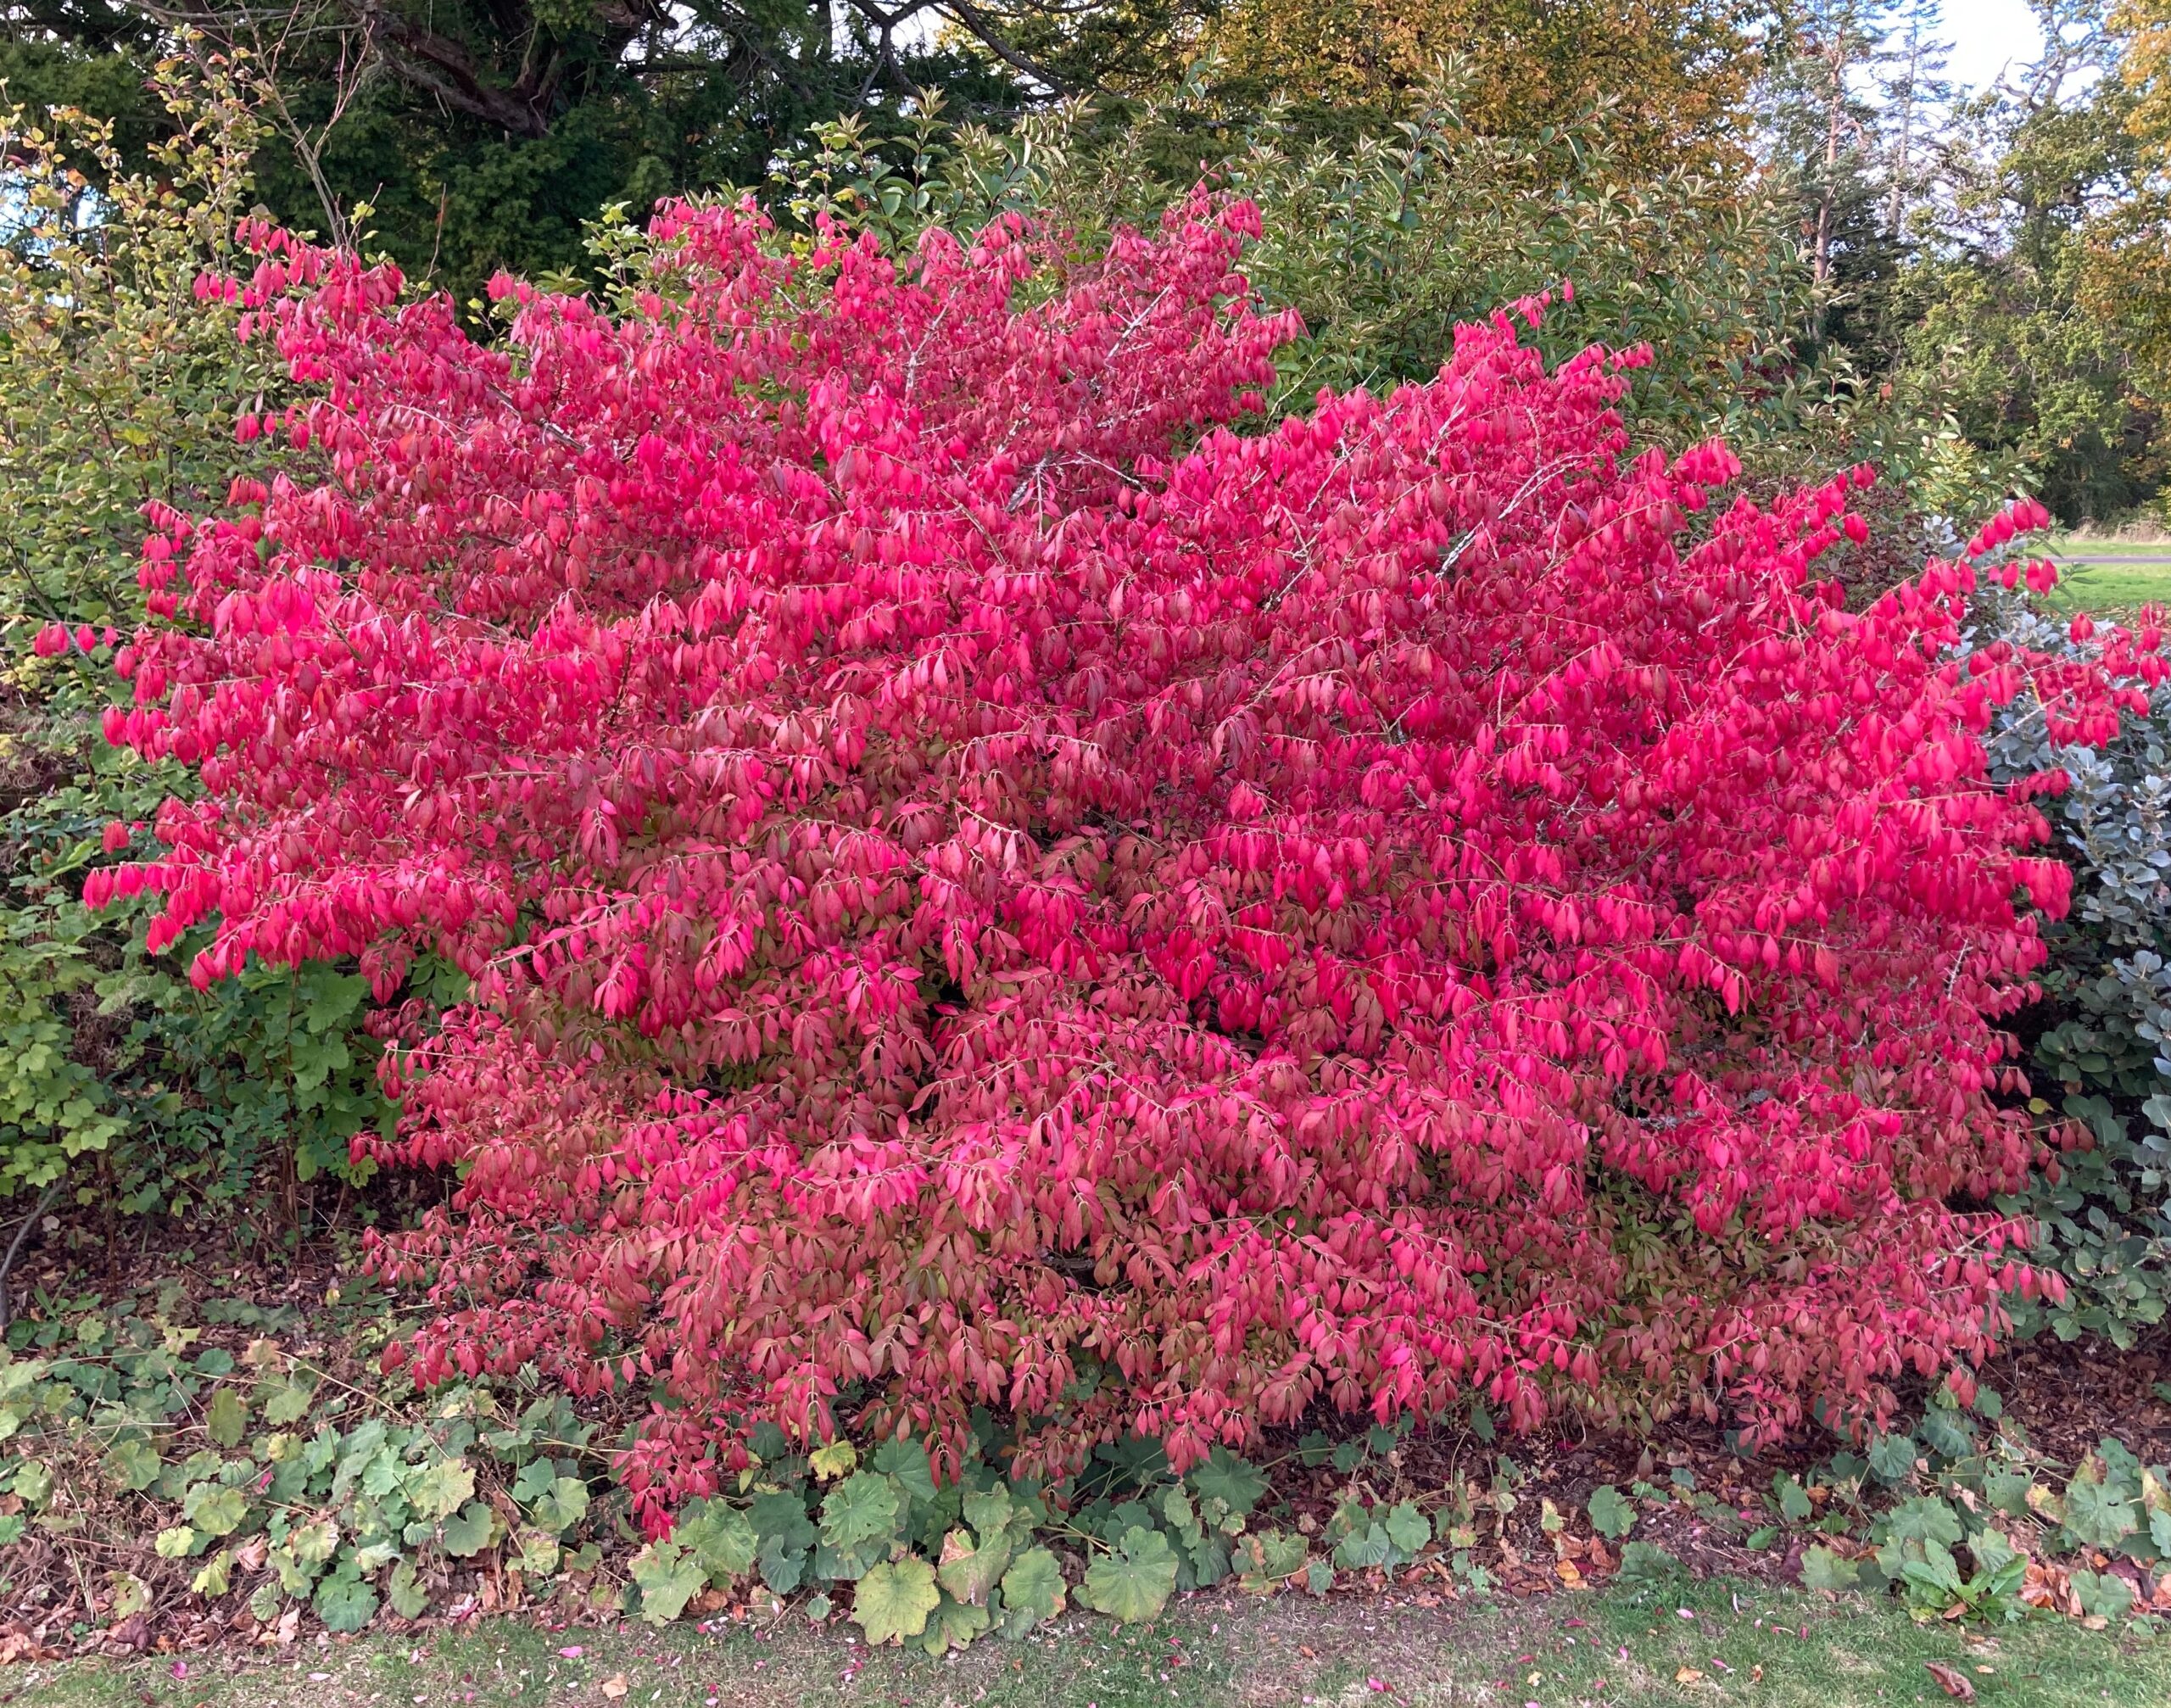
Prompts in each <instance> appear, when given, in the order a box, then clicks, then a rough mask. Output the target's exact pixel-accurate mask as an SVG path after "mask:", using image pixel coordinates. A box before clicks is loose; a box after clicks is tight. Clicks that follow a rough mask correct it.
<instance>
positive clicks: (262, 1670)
mask: <svg viewBox="0 0 2171 1708" xmlns="http://www.w3.org/2000/svg"><path fill="white" fill-rule="evenodd" d="M851 1634H852V1633H851V1627H833V1628H831V1629H829V1630H826V1631H822V1630H814V1629H812V1628H810V1627H807V1626H806V1625H805V1624H804V1623H802V1622H799V1621H797V1619H796V1617H795V1616H794V1617H793V1618H792V1619H790V1620H788V1621H787V1622H785V1623H784V1624H782V1625H780V1626H779V1627H776V1628H774V1629H773V1630H770V1631H767V1632H755V1631H751V1630H749V1629H747V1628H745V1627H728V1628H727V1629H726V1630H725V1631H724V1632H723V1633H706V1632H703V1631H701V1630H700V1629H697V1628H696V1627H693V1626H690V1625H678V1626H673V1627H667V1629H665V1630H663V1631H661V1632H650V1631H647V1630H645V1629H643V1628H642V1627H638V1626H634V1627H620V1628H617V1629H615V1630H610V1631H594V1630H570V1631H558V1632H550V1631H545V1630H542V1629H539V1628H537V1627H533V1626H531V1625H527V1624H522V1623H521V1622H519V1621H516V1620H512V1619H499V1620H496V1621H490V1622H486V1623H483V1624H481V1625H478V1626H475V1627H470V1628H467V1629H465V1630H460V1631H433V1632H428V1633H410V1634H409V1635H408V1636H406V1637H404V1638H401V1637H394V1636H390V1635H382V1634H373V1635H369V1636H366V1637H363V1638H357V1639H354V1640H352V1641H347V1642H326V1643H323V1644H314V1645H312V1644H300V1645H298V1646H297V1647H296V1648H293V1649H283V1650H282V1649H258V1650H254V1651H252V1652H250V1653H248V1654H244V1655H226V1656H218V1657H209V1658H207V1657H204V1656H201V1655H199V1656H197V1657H195V1658H193V1659H191V1660H188V1661H187V1662H186V1663H185V1670H183V1668H182V1666H181V1665H180V1664H178V1663H176V1661H174V1660H172V1659H170V1658H165V1657H147V1658H144V1659H141V1660H134V1661H76V1662H70V1663H64V1664H62V1665H59V1666H41V1667H32V1668H18V1669H15V1670H14V1672H12V1674H11V1675H0V1702H6V1703H8V1704H10V1705H11V1708H14V1705H25V1708H26V1705H31V1704H36V1705H40V1708H44V1705H51V1708H198V1705H211V1708H349V1705H353V1704H356V1703H363V1704H373V1705H382V1708H437V1705H441V1704H442V1705H455V1708H548V1705H552V1704H567V1705H571V1704H582V1705H594V1708H661V1705H674V1708H675V1705H680V1704H690V1705H696V1708H709V1705H714V1708H753V1705H763V1708H766V1705H769V1704H790V1705H800V1704H804V1705H807V1708H832V1705H834V1708H844V1705H854V1708H859V1705H867V1708H872V1705H877V1704H879V1705H884V1708H966V1705H968V1704H982V1703H985V1704H991V1705H1000V1708H1281V1705H1284V1704H1286V1705H1291V1708H1303V1705H1314V1708H1325V1705H1330V1704H1331V1705H1337V1708H1356V1705H1361V1704H1399V1705H1409V1708H1523V1705H1526V1704H1533V1703H1534V1704H1537V1705H1539V1708H1601V1705H1603V1708H1696V1705H1703V1708H1712V1705H1716V1704H1722V1703H1742V1704H1755V1705H1759V1708H1765V1705H1768V1708H1871V1705H1877V1708H1888V1705H1902V1704H1925V1705H1930V1704H1936V1705H1949V1704H1950V1702H1951V1700H1952V1699H1951V1697H1950V1696H1948V1695H1947V1694H1946V1693H1945V1689H1944V1688H1942V1687H1941V1686H1940V1685H1939V1683H1938V1682H1937V1680H1936V1679H1935V1678H1934V1677H1932V1676H1931V1674H1930V1673H1929V1672H1928V1671H1927V1670H1926V1668H1925V1666H1924V1663H1925V1662H1926V1661H1938V1662H1939V1663H1941V1664H1943V1665H1945V1666H1950V1667H1952V1668H1955V1669H1956V1670H1957V1671H1958V1672H1959V1673H1960V1674H1961V1675H1962V1677H1965V1678H1966V1679H1967V1680H1968V1681H1970V1682H1971V1683H1973V1686H1974V1688H1975V1693H1976V1694H1975V1699H1974V1700H1976V1701H1977V1702H1978V1703H1979V1704H1981V1705H1983V1708H2082V1705H2087V1708H2098V1705H2101V1704H2116V1705H2118V1708H2138V1705H2146V1704H2161V1703H2171V1636H2163V1637H2159V1636H2157V1635H2154V1634H2152V1633H2147V1632H2142V1631H2134V1630H2129V1631H2125V1632H2123V1633H2121V1632H2109V1631H2106V1632H2091V1631H2087V1630H2084V1629H2083V1628H2082V1627H2079V1625H2076V1624H2073V1623H2071V1622H2069V1621H2063V1620H2055V1619H2048V1618H2037V1619H2031V1620H2029V1621H2025V1622H2023V1623H2021V1624H2018V1625H2012V1626H2003V1627H1997V1628H1996V1629H1995V1630H1993V1631H1990V1632H1984V1631H1981V1630H1979V1629H1975V1630H1970V1629H1966V1628H1962V1627H1959V1626H1956V1625H1951V1624H1946V1623H1944V1622H1942V1621H1937V1622H1933V1623H1931V1624H1928V1625H1917V1624H1916V1623H1914V1622H1913V1621H1911V1620H1910V1619H1909V1618H1908V1617H1907V1616H1906V1614H1904V1613H1903V1612H1901V1611H1900V1610H1899V1609H1898V1608H1897V1607H1896V1606H1895V1605H1892V1604H1890V1603H1889V1602H1884V1601H1874V1602H1873V1601H1871V1600H1868V1599H1864V1598H1860V1597H1847V1598H1845V1599H1837V1600H1835V1599H1831V1598H1828V1597H1823V1596H1813V1595H1809V1594H1802V1593H1800V1592H1794V1591H1784V1590H1778V1589H1775V1588H1772V1587H1770V1586H1768V1585H1764V1584H1752V1583H1738V1582H1737V1583H1729V1582H1709V1583H1702V1584H1690V1583H1687V1582H1681V1583H1677V1584H1675V1585H1672V1586H1669V1587H1666V1588H1644V1589H1643V1590H1640V1591H1624V1590H1621V1589H1618V1588H1616V1589H1612V1590H1609V1591H1607V1592H1605V1593H1603V1594H1560V1595H1555V1596H1550V1597H1546V1598H1543V1599H1537V1600H1532V1601H1527V1602H1520V1603H1518V1602H1504V1603H1498V1604H1493V1603H1473V1602H1468V1601H1465V1602H1464V1603H1462V1604H1460V1605H1448V1606H1442V1607H1436V1608H1424V1607H1418V1606H1415V1605H1411V1604H1409V1602H1407V1601H1402V1602H1399V1603H1395V1604H1391V1603H1389V1602H1388V1601H1387V1600H1385V1599H1376V1598H1357V1597H1338V1598H1336V1599H1331V1600H1329V1601H1325V1602H1316V1601H1313V1600H1310V1599H1307V1598H1303V1597H1300V1596H1295V1595H1285V1596H1281V1597H1278V1598H1276V1599H1273V1600H1270V1601H1253V1600H1249V1599H1245V1598H1242V1597H1239V1596H1234V1595H1227V1596H1225V1595H1220V1594H1214V1595H1209V1596H1199V1597H1193V1598H1192V1599H1189V1600H1188V1601H1186V1602H1184V1603H1181V1604H1180V1605H1179V1606H1178V1607H1177V1608H1175V1609H1174V1610H1171V1612H1170V1613H1169V1615H1168V1616H1165V1617H1164V1618H1163V1619H1161V1620H1160V1621H1157V1622H1156V1623H1154V1624H1153V1625H1151V1626H1147V1627H1136V1628H1133V1629H1130V1630H1119V1629H1117V1628H1115V1627H1111V1626H1109V1625H1108V1624H1107V1623H1106V1622H1105V1621H1097V1620H1089V1619H1085V1618H1071V1619H1066V1620H1064V1621H1058V1623H1057V1624H1056V1625H1054V1626H1053V1627H1048V1628H1046V1629H1043V1630H1041V1631H1039V1632H1035V1633H1032V1634H1031V1635H1030V1636H1029V1637H1028V1638H1026V1639H1025V1640H1024V1641H1023V1642H1020V1643H1016V1644H1004V1643H1002V1642H1000V1641H996V1640H992V1639H991V1640H987V1641H984V1642H982V1643H980V1644H976V1645H975V1646H974V1648H973V1649H970V1650H968V1651H967V1652H965V1653H963V1654H961V1655H954V1656H952V1657H951V1658H949V1659H947V1660H944V1661H931V1660H929V1659H927V1658H926V1657H925V1656H924V1655H918V1654H916V1653H904V1652H900V1651H897V1650H895V1649H887V1650H882V1651H879V1652H876V1653H873V1654H870V1653H869V1652H868V1650H867V1649H865V1648H864V1647H863V1646H862V1645H860V1644H857V1643H854V1642H851V1641H850V1640H849V1639H850V1637H851ZM572 1650H578V1653H572V1652H568V1651H572Z"/></svg>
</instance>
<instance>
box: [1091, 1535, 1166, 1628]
mask: <svg viewBox="0 0 2171 1708" xmlns="http://www.w3.org/2000/svg"><path fill="white" fill-rule="evenodd" d="M1175 1588H1176V1555H1175V1549H1172V1548H1170V1547H1169V1538H1167V1537H1165V1536H1164V1535H1163V1534H1162V1533H1161V1532H1159V1531H1158V1530H1148V1529H1147V1528H1145V1527H1143V1526H1142V1525H1133V1526H1132V1527H1130V1529H1129V1530H1126V1531H1125V1532H1124V1535H1123V1540H1122V1541H1121V1542H1119V1543H1117V1544H1116V1546H1115V1547H1114V1548H1113V1549H1111V1550H1110V1551H1109V1552H1108V1553H1106V1554H1103V1555H1101V1556H1100V1558H1099V1559H1097V1560H1095V1561H1094V1562H1093V1563H1092V1565H1091V1566H1090V1567H1088V1568H1087V1570H1086V1582H1085V1583H1084V1584H1083V1585H1082V1586H1081V1587H1080V1589H1079V1592H1078V1599H1080V1601H1083V1602H1084V1603H1085V1604H1086V1605H1087V1606H1088V1607H1091V1608H1095V1609H1097V1610H1099V1611H1100V1612H1102V1613H1105V1614H1107V1615H1108V1617H1109V1618H1111V1619H1113V1620H1115V1621H1117V1622H1118V1623H1119V1624H1123V1625H1136V1624H1137V1623H1138V1622H1139V1621H1141V1620H1145V1619H1151V1618H1152V1617H1153V1616H1154V1615H1155V1614H1157V1613H1158V1612H1159V1611H1160V1610H1162V1609H1163V1608H1164V1607H1165V1606H1166V1605H1168V1601H1169V1596H1171V1595H1173V1594H1175Z"/></svg>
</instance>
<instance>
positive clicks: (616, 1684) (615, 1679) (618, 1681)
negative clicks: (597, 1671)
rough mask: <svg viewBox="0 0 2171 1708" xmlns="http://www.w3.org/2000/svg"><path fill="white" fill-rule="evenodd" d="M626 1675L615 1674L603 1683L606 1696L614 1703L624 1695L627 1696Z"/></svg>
mask: <svg viewBox="0 0 2171 1708" xmlns="http://www.w3.org/2000/svg"><path fill="white" fill-rule="evenodd" d="M626 1689H627V1685H626V1675H625V1674H624V1673H622V1672H613V1673H612V1674H611V1676H610V1677H608V1678H606V1679H605V1680H604V1681H603V1694H605V1695H606V1696H608V1697H609V1698H610V1699H611V1700H612V1701H613V1702H616V1701H617V1700H618V1699H619V1698H620V1697H621V1696H622V1695H624V1694H626Z"/></svg>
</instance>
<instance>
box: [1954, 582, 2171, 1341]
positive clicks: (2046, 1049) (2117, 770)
mask: <svg viewBox="0 0 2171 1708" xmlns="http://www.w3.org/2000/svg"><path fill="white" fill-rule="evenodd" d="M1981 618H1982V627H1981V630H1980V635H1979V638H1980V640H1981V641H1982V642H1983V643H1984V644H1988V643H1991V642H1994V641H1995V640H1999V639H2004V640H2008V641H2011V642H2013V643H2015V644H2017V645H2030V646H2040V647H2042V648H2045V649H2047V650H2063V651H2065V652H2067V653H2069V654H2072V655H2074V656H2080V655H2082V654H2084V653H2085V652H2086V651H2087V650H2088V645H2087V643H2086V641H2085V640H2075V639H2073V638H2072V636H2071V634H2069V632H2068V630H2067V629H2066V628H2064V627H2063V626H2062V625H2061V624H2059V623H2058V622H2055V621H2053V620H2052V619H2051V618H2050V617H2046V616H2044V615H2043V614H2041V613H2040V611H2035V610H2034V609H2033V608H2032V607H2030V606H2029V605H2028V604H2026V603H2025V602H2024V601H2023V600H2019V599H2018V598H2016V597H2011V596H2007V595H2003V594H1992V595H1990V596H1988V597H1986V598H1985V599H1984V601H1983V602H1982V606H1981ZM1990 761H1991V767H1992V772H1993V774H1994V775H1995V777H1997V778H1998V779H1999V780H2001V781H2006V782H2009V781H2012V780H2013V779H2017V778H2018V777H2021V776H2023V775H2025V774H2028V773H2031V772H2034V771H2036V770H2040V769H2047V768H2051V767H2062V768H2063V769H2064V771H2065V772H2066V773H2067V776H2068V779H2070V780H2069V784H2068V788H2067V790H2066V791H2065V793H2064V794H2063V795H2060V796H2058V797H2057V798H2056V799H2053V800H2046V801H2040V803H2039V804H2040V806H2041V807H2042V808H2043V810H2044V811H2045V812H2046V813H2047V814H2048V815H2049V817H2050V818H2051V823H2052V826H2053V829H2054V836H2055V844H2054V846H2056V848H2057V851H2058V852H2059V853H2060V854H2061V855H2062V857H2063V858H2064V859H2065V860H2066V861H2067V862H2068V864H2069V865H2071V866H2072V867H2073V873H2074V885H2073V910H2072V913H2071V914H2070V915H2069V917H2068V918H2066V919H2065V920H2063V921H2062V922H2056V923H2052V924H2049V925H2048V927H2047V929H2046V934H2045V935H2046V936H2047V937H2048V940H2049V941H2050V944H2051V961H2050V963H2049V964H2048V965H2047V966H2046V967H2045V969H2044V971H2043V973H2042V974H2041V983H2042V985H2043V991H2044V1004H2043V1008H2042V1011H2041V1012H2042V1013H2043V1014H2044V1015H2045V1017H2046V1018H2047V1019H2048V1024H2046V1025H2045V1027H2044V1029H2043V1030H2042V1031H2041V1032H2040V1035H2038V1036H2037V1037H2036V1038H2035V1040H2034V1045H2033V1047H2032V1050H2031V1052H2030V1055H2029V1062H2028V1064H2027V1065H2028V1072H2029V1078H2030V1080H2031V1082H2032V1085H2033V1089H2034V1102H2032V1104H2031V1108H2034V1110H2035V1112H2036V1113H2037V1114H2039V1115H2041V1116H2043V1117H2045V1118H2046V1119H2058V1120H2062V1121H2064V1122H2066V1123H2068V1124H2070V1125H2069V1126H2068V1131H2070V1132H2071V1133H2072V1134H2073V1136H2074V1137H2075V1138H2076V1139H2077V1140H2078V1141H2079V1142H2078V1144H2077V1145H2076V1147H2073V1148H2070V1149H2068V1150H2066V1151H2065V1152H2064V1153H2063V1154H2062V1157H2061V1158H2059V1160H2058V1164H2057V1169H2056V1170H2055V1173H2056V1175H2057V1178H2056V1179H2052V1178H2051V1174H2050V1173H2049V1172H2045V1173H2042V1174H2039V1175H2037V1176H2036V1178H2035V1181H2034V1185H2033V1186H2032V1187H2031V1189H2030V1191H2029V1193H2028V1194H2026V1195H2025V1196H2023V1197H2009V1198H2005V1199H2001V1201H2000V1204H2001V1208H2004V1209H2006V1211H2007V1212H2008V1213H2011V1214H2026V1215H2028V1216H2029V1217H2031V1218H2033V1219H2034V1221H2035V1223H2036V1225H2037V1228H2038V1230H2039V1242H2038V1250H2039V1253H2040V1257H2041V1259H2042V1260H2044V1261H2045V1262H2047V1263H2049V1264H2051V1265H2053V1266H2055V1267H2056V1268H2057V1270H2059V1271H2060V1272H2061V1273H2062V1274H2063V1275H2064V1276H2065V1277H2066V1280H2067V1282H2068V1292H2067V1297H2066V1298H2064V1299H2063V1300H2062V1301H2060V1302H2052V1301H2050V1300H2047V1299H2037V1300H2034V1301H2031V1302H2029V1303H2027V1304H2026V1306H2025V1307H2024V1308H2023V1309H2022V1310H2021V1311H2020V1312H2019V1313H2018V1320H2019V1321H2020V1324H2021V1326H2022V1327H2023V1331H2025V1330H2029V1329H2035V1328H2043V1327H2047V1328H2048V1329H2049V1330H2051V1331H2052V1332H2054V1333H2056V1334H2057V1336H2058V1337H2060V1338H2062V1339H2065V1340H2072V1339H2073V1338H2075V1337H2077V1336H2079V1335H2081V1334H2083V1333H2092V1334H2101V1335H2104V1336H2106V1337H2108V1338H2109V1339H2111V1341H2112V1342H2113V1343H2114V1344H2116V1345H2118V1346H2122V1347H2127V1346H2131V1345H2132V1344H2133V1343H2134V1342H2135V1338H2136V1337H2137V1336H2138V1335H2139V1333H2140V1331H2141V1330H2142V1329H2144V1328H2146V1327H2148V1326H2152V1325H2155V1324H2157V1323H2160V1322H2162V1321H2163V1320H2164V1317H2165V1314H2166V1309H2167V1305H2171V1264H2168V1263H2167V1259H2171V1214H2167V1209H2171V1047H2167V1042H2166V1039H2167V1034H2171V968H2167V965H2166V963H2167V959H2171V686H2167V687H2163V688H2158V689H2156V690H2155V692H2154V693H2153V695H2151V711H2150V714H2149V716H2148V717H2145V718H2138V717H2128V719H2127V720H2126V721H2125V723H2124V727H2123V729H2122V732H2121V734H2119V736H2118V740H2115V741H2113V742H2110V743H2107V744H2106V745H2103V746H2101V747H2096V748H2087V747H2070V746H2056V747H2054V746H2053V745H2052V744H2051V742H2050V741H2049V740H2048V739H2047V738H2046V737H2045V734H2044V731H2043V724H2042V711H2041V707H2040V705H2038V704H2036V703H2035V702H2034V701H2033V700H2032V699H2029V698H2028V697H2025V696H2023V699H2022V700H2021V701H2016V702H2015V703H2014V704H2013V705H2012V706H2011V707H2009V708H2007V710H2006V712H2003V713H2002V714H2001V716H2000V719H1999V723H1998V727H1997V728H1996V731H1995V734H1994V736H1993V738H1992V740H1991V741H1990Z"/></svg>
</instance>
